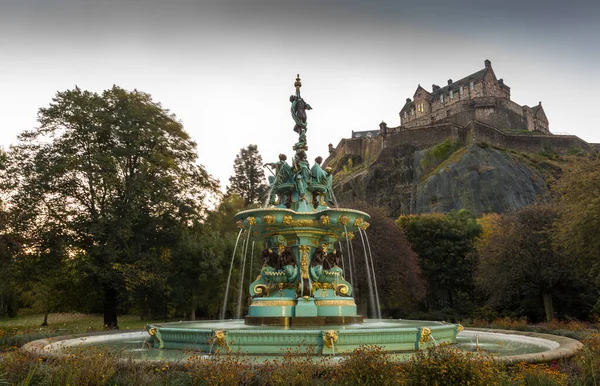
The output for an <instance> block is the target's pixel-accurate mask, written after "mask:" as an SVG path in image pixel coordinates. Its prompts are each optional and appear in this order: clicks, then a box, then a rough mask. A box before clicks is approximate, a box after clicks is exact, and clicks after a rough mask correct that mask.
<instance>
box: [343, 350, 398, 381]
mask: <svg viewBox="0 0 600 386" xmlns="http://www.w3.org/2000/svg"><path fill="white" fill-rule="evenodd" d="M332 378H333V383H334V384H336V385H397V384H401V383H400V382H402V379H403V374H402V370H401V366H400V365H399V364H398V363H397V362H395V361H393V360H392V358H391V355H390V354H389V353H387V352H385V351H384V350H383V348H381V347H379V346H362V347H359V348H357V349H355V350H354V351H353V352H352V355H350V356H348V357H345V358H344V359H343V360H342V361H341V362H340V363H339V364H338V365H337V366H336V367H335V369H334V371H333V376H332Z"/></svg>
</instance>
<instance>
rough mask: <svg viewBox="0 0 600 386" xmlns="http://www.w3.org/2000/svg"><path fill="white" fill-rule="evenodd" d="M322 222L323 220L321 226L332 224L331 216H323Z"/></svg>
mask: <svg viewBox="0 0 600 386" xmlns="http://www.w3.org/2000/svg"><path fill="white" fill-rule="evenodd" d="M320 220H321V224H323V225H329V224H331V219H330V218H329V216H325V215H323V216H321V218H320Z"/></svg>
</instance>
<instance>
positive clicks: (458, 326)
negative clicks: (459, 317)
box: [457, 324, 465, 332]
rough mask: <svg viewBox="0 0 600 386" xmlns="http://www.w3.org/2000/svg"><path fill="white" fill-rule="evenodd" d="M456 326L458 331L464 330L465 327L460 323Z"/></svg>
mask: <svg viewBox="0 0 600 386" xmlns="http://www.w3.org/2000/svg"><path fill="white" fill-rule="evenodd" d="M457 328H458V332H462V331H464V330H465V328H464V327H463V326H462V324H459V325H457Z"/></svg>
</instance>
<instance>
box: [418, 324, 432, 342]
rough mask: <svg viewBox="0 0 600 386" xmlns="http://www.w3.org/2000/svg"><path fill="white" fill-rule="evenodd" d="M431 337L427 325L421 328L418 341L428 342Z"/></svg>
mask: <svg viewBox="0 0 600 386" xmlns="http://www.w3.org/2000/svg"><path fill="white" fill-rule="evenodd" d="M430 339H431V330H430V329H429V328H428V327H423V329H421V339H419V343H421V344H423V343H425V342H428V341H429V340H430Z"/></svg>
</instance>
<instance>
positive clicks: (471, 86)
mask: <svg viewBox="0 0 600 386" xmlns="http://www.w3.org/2000/svg"><path fill="white" fill-rule="evenodd" d="M474 89H475V84H474V83H473V81H470V82H469V90H474Z"/></svg>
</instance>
